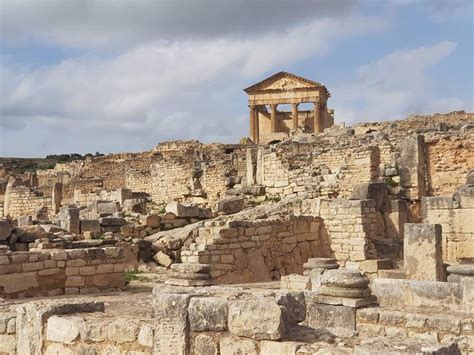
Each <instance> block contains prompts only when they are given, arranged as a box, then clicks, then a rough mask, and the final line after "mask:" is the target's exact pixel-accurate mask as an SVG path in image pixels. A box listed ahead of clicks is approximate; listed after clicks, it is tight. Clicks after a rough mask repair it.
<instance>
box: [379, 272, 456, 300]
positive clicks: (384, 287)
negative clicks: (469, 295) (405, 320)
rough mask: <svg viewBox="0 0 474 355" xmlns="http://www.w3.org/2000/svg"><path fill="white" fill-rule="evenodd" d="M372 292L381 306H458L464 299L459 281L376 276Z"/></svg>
mask: <svg viewBox="0 0 474 355" xmlns="http://www.w3.org/2000/svg"><path fill="white" fill-rule="evenodd" d="M370 287H371V289H372V292H373V294H374V295H375V296H377V301H378V303H379V304H380V305H381V306H394V307H404V306H407V307H412V306H419V307H439V306H440V305H443V306H446V307H458V306H459V305H460V304H461V303H462V300H463V293H462V289H461V286H460V285H459V284H458V283H451V282H435V281H419V280H399V279H380V278H376V279H375V280H374V281H373V282H372V284H371V286H370Z"/></svg>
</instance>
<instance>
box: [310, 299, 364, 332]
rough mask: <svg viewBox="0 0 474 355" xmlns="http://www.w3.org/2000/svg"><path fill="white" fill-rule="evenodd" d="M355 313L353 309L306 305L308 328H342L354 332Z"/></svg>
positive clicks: (325, 305) (317, 304)
mask: <svg viewBox="0 0 474 355" xmlns="http://www.w3.org/2000/svg"><path fill="white" fill-rule="evenodd" d="M355 311H356V309H355V308H353V307H346V306H336V305H327V304H319V303H310V304H308V310H307V316H306V317H307V320H308V326H310V327H312V328H329V327H342V328H346V329H352V330H355V325H356V323H355Z"/></svg>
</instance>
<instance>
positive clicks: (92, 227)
mask: <svg viewBox="0 0 474 355" xmlns="http://www.w3.org/2000/svg"><path fill="white" fill-rule="evenodd" d="M84 232H94V233H100V222H99V220H98V219H82V220H81V233H84Z"/></svg>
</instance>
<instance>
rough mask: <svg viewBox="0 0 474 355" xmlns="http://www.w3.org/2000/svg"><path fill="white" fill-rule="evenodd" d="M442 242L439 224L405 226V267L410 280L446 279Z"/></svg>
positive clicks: (411, 224) (409, 224)
mask: <svg viewBox="0 0 474 355" xmlns="http://www.w3.org/2000/svg"><path fill="white" fill-rule="evenodd" d="M441 241H442V236H441V225H439V224H434V225H432V224H416V223H407V224H405V237H404V253H405V258H404V259H405V263H404V266H405V270H406V275H407V278H408V279H412V280H431V281H442V280H443V279H444V273H443V260H442V252H441Z"/></svg>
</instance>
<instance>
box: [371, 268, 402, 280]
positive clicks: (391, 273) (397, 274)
mask: <svg viewBox="0 0 474 355" xmlns="http://www.w3.org/2000/svg"><path fill="white" fill-rule="evenodd" d="M378 277H380V278H384V279H406V271H405V269H392V270H380V271H379V272H378Z"/></svg>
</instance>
